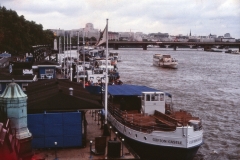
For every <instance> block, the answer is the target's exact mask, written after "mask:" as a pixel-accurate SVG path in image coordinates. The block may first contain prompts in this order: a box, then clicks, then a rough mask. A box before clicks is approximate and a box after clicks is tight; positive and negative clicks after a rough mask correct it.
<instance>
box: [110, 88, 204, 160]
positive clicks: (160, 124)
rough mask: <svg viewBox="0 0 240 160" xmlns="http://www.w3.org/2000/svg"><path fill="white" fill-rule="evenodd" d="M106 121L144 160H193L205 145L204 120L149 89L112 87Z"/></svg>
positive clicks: (166, 95) (162, 94) (169, 96)
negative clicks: (178, 107)
mask: <svg viewBox="0 0 240 160" xmlns="http://www.w3.org/2000/svg"><path fill="white" fill-rule="evenodd" d="M107 118H108V121H109V122H110V124H111V125H112V126H113V127H114V128H115V129H116V130H117V131H118V132H119V135H120V136H123V137H124V138H125V139H126V142H127V143H128V144H129V145H130V146H131V147H132V148H133V149H134V150H135V151H136V153H138V154H140V155H139V156H140V157H141V158H143V159H164V160H165V159H166V160H168V159H169V160H192V159H193V157H194V156H195V154H196V153H197V151H198V148H199V147H200V146H201V145H202V143H203V128H202V123H201V119H200V118H199V117H195V116H193V115H192V114H191V113H189V112H187V111H184V110H176V108H173V105H172V95H171V94H169V93H165V92H162V91H159V90H155V89H152V88H148V87H146V86H136V85H111V86H109V87H108V112H107Z"/></svg>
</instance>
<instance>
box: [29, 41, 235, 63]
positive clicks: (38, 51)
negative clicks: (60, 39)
mask: <svg viewBox="0 0 240 160" xmlns="http://www.w3.org/2000/svg"><path fill="white" fill-rule="evenodd" d="M91 44H92V45H94V44H96V41H92V42H91ZM108 44H109V48H113V49H115V50H118V48H126V47H128V48H131V47H132V48H135V47H141V48H143V50H147V48H148V47H147V46H148V45H153V46H159V47H165V46H171V47H172V48H173V50H177V48H178V47H183V46H185V47H186V46H189V47H191V46H195V47H202V48H204V51H206V50H209V49H211V48H212V47H214V46H218V47H222V48H223V47H235V48H238V49H239V52H240V42H138V41H109V42H108ZM79 45H80V46H82V45H83V42H82V41H80V42H79ZM104 45H105V43H103V44H102V46H104ZM62 47H63V46H62ZM77 48H78V47H77V45H76V44H75V45H74V44H73V45H72V46H71V49H74V50H76V49H77ZM65 49H70V47H69V46H67V45H66V46H65ZM30 53H33V57H34V61H39V60H42V59H43V58H44V57H46V56H48V55H51V54H53V53H56V54H57V53H59V50H53V48H52V47H51V45H36V46H33V47H32V49H31V51H30Z"/></svg>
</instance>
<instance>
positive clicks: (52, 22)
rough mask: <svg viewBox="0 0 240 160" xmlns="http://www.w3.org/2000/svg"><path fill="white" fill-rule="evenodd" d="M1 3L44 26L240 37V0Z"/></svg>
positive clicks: (6, 0)
mask: <svg viewBox="0 0 240 160" xmlns="http://www.w3.org/2000/svg"><path fill="white" fill-rule="evenodd" d="M0 5H1V6H4V7H6V8H7V9H12V10H14V11H16V12H17V13H18V15H19V16H20V15H23V16H24V17H25V19H26V20H28V21H34V22H36V23H37V24H42V26H43V29H58V28H60V29H64V30H71V29H79V28H83V27H84V26H85V24H86V23H89V22H90V23H93V24H94V28H96V29H99V30H100V29H101V30H103V29H104V28H105V25H106V19H107V18H108V19H109V31H112V32H130V31H131V32H143V33H146V34H148V33H158V32H161V33H169V34H170V35H178V34H182V35H187V34H189V33H190V30H191V33H192V35H196V36H200V35H201V36H207V35H209V34H210V33H211V34H214V35H217V36H223V35H224V34H225V33H230V34H231V36H232V37H233V38H236V39H239V38H240V29H239V28H240V21H239V19H240V1H239V0H213V1H207V0H195V1H191V0H182V1H178V0H171V1H167V0H161V1H158V0H148V1H146V0H140V1H138V2H137V3H136V1H129V0H128V1H127V0H113V1H109V2H107V1H100V0H88V1H83V0H80V1H79V0H72V1H65V0H55V1H48V0H42V1H37V0H32V1H21V0H2V1H1V3H0Z"/></svg>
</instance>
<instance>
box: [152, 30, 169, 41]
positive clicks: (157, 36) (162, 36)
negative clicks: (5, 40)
mask: <svg viewBox="0 0 240 160" xmlns="http://www.w3.org/2000/svg"><path fill="white" fill-rule="evenodd" d="M148 36H149V38H150V40H152V41H166V38H169V34H168V33H161V32H158V33H150V34H148Z"/></svg>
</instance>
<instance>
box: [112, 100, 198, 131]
mask: <svg viewBox="0 0 240 160" xmlns="http://www.w3.org/2000/svg"><path fill="white" fill-rule="evenodd" d="M109 111H110V113H111V114H112V115H113V116H114V117H115V118H116V119H117V120H118V121H120V122H121V123H122V124H124V125H126V126H128V127H130V128H134V129H136V130H139V131H143V132H144V131H145V132H151V131H154V130H160V131H174V130H176V127H182V126H187V125H188V121H189V120H199V118H198V117H193V116H192V115H191V114H190V113H188V112H186V111H183V110H180V111H175V112H171V113H170V114H169V115H167V114H163V113H161V112H159V111H156V110H155V113H154V114H153V115H143V114H141V113H139V111H138V110H131V111H126V110H124V111H122V110H120V105H119V104H111V105H110V106H109Z"/></svg>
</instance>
